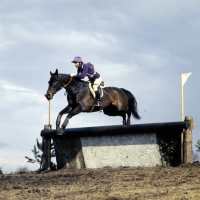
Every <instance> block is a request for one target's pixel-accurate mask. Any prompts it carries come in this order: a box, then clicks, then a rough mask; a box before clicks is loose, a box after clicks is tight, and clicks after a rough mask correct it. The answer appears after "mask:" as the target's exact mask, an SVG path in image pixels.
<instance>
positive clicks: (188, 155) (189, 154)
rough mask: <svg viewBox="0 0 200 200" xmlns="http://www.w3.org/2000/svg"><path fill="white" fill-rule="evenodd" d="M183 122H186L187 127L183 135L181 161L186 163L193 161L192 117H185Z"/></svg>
mask: <svg viewBox="0 0 200 200" xmlns="http://www.w3.org/2000/svg"><path fill="white" fill-rule="evenodd" d="M185 122H186V123H187V124H188V128H187V129H186V130H185V133H184V137H183V163H184V164H188V163H192V162H193V151H192V130H193V129H194V121H193V118H192V117H190V116H188V117H185Z"/></svg>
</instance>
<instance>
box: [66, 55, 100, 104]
mask: <svg viewBox="0 0 200 200" xmlns="http://www.w3.org/2000/svg"><path fill="white" fill-rule="evenodd" d="M72 63H74V64H75V67H76V68H77V74H76V75H75V74H70V76H71V77H76V78H79V79H84V78H85V77H86V76H88V78H89V80H90V82H92V83H93V89H94V91H95V94H96V102H95V106H100V104H101V98H100V92H99V90H98V86H99V85H100V84H101V82H102V79H101V76H100V74H99V73H98V72H96V71H95V70H94V67H91V65H88V64H86V63H83V60H82V58H81V57H80V56H76V57H75V58H74V60H73V61H72Z"/></svg>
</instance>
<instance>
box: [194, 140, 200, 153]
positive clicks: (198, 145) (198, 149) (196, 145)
mask: <svg viewBox="0 0 200 200" xmlns="http://www.w3.org/2000/svg"><path fill="white" fill-rule="evenodd" d="M195 147H196V148H197V151H200V140H198V141H197V144H195Z"/></svg>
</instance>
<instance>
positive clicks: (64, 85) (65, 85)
mask: <svg viewBox="0 0 200 200" xmlns="http://www.w3.org/2000/svg"><path fill="white" fill-rule="evenodd" d="M58 80H59V81H60V82H61V83H62V84H63V88H66V87H67V86H68V85H69V84H70V83H71V81H72V77H71V79H70V80H69V82H68V83H66V84H64V83H63V82H62V80H61V79H60V78H59V77H58Z"/></svg>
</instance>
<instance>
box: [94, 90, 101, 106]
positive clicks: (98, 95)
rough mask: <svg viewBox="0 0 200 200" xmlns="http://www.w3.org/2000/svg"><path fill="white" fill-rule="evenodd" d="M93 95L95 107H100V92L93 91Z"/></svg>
mask: <svg viewBox="0 0 200 200" xmlns="http://www.w3.org/2000/svg"><path fill="white" fill-rule="evenodd" d="M95 94H96V102H95V103H96V104H95V106H100V105H101V98H100V92H99V90H97V91H95Z"/></svg>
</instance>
